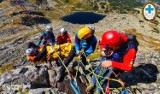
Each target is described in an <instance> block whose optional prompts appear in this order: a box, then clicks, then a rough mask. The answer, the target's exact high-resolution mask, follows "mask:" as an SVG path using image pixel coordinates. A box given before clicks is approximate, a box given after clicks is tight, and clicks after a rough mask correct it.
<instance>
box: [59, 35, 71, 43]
mask: <svg viewBox="0 0 160 94" xmlns="http://www.w3.org/2000/svg"><path fill="white" fill-rule="evenodd" d="M67 42H68V43H71V39H70V37H69V34H58V36H57V44H63V43H67Z"/></svg>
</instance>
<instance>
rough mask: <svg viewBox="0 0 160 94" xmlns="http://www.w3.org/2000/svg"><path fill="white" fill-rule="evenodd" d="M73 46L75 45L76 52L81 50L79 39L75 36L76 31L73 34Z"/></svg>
mask: <svg viewBox="0 0 160 94" xmlns="http://www.w3.org/2000/svg"><path fill="white" fill-rule="evenodd" d="M74 46H75V49H76V52H77V51H80V50H81V49H80V39H79V38H78V37H77V33H76V35H75V41H74Z"/></svg>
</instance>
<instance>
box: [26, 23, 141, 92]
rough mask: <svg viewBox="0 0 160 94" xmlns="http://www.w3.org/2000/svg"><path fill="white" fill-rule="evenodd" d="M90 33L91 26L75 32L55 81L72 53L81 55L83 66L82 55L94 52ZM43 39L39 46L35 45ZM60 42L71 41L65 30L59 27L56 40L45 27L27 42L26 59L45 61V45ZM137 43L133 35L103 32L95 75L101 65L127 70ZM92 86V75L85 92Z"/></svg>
mask: <svg viewBox="0 0 160 94" xmlns="http://www.w3.org/2000/svg"><path fill="white" fill-rule="evenodd" d="M94 32H95V28H93V27H87V26H85V27H82V28H80V29H79V30H78V32H76V34H75V39H74V43H73V44H74V46H72V48H71V49H70V51H69V53H68V56H67V57H66V58H65V59H64V61H63V63H64V65H61V68H60V70H59V75H58V77H57V78H58V81H61V80H62V79H63V78H64V77H63V76H64V73H65V70H66V69H65V66H68V65H69V63H70V62H71V61H72V60H73V58H74V57H75V56H81V59H82V62H83V64H84V65H87V61H86V57H87V56H89V55H90V54H91V53H93V52H94V51H95V48H96V45H97V42H98V41H97V38H96V36H95V35H94ZM43 39H44V41H43V46H39V45H40V44H41V41H42V40H43ZM64 43H72V42H71V39H70V37H69V35H68V33H67V30H66V29H65V28H62V29H61V30H60V34H59V35H58V37H57V40H55V36H54V33H53V28H52V27H51V26H47V28H46V30H45V31H43V32H42V35H41V36H40V39H39V40H38V42H37V43H36V45H35V44H34V43H31V42H30V43H28V49H27V50H26V54H27V58H28V60H31V61H40V60H41V59H42V58H43V59H44V60H46V61H47V52H48V51H50V50H48V51H47V50H46V46H47V45H50V46H52V45H55V44H57V45H61V44H64ZM137 46H138V42H137V40H136V37H135V36H134V35H129V34H124V33H122V32H119V31H115V30H109V31H105V32H104V33H103V35H102V38H101V39H100V40H99V47H100V50H101V55H100V57H101V60H100V61H101V64H99V66H98V67H97V68H96V70H95V71H94V72H95V74H99V72H100V68H101V67H103V68H104V69H107V68H110V67H112V69H113V70H114V71H115V72H116V73H120V72H122V71H131V70H132V67H133V62H134V60H135V57H136V52H137ZM82 50H83V53H82ZM106 72H107V71H106ZM106 75H107V73H104V74H103V76H106ZM95 85H96V77H94V76H93V77H92V80H91V81H90V85H89V86H88V87H87V89H86V91H88V92H90V91H91V90H93V89H94V87H95ZM106 86H107V84H106V83H103V85H102V87H103V88H105V87H106ZM97 92H98V93H100V92H101V91H100V90H97Z"/></svg>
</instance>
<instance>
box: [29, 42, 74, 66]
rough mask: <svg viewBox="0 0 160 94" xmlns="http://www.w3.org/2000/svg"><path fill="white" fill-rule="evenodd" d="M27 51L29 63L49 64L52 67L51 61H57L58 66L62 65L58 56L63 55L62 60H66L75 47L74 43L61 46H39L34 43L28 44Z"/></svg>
mask: <svg viewBox="0 0 160 94" xmlns="http://www.w3.org/2000/svg"><path fill="white" fill-rule="evenodd" d="M27 46H28V47H27V50H26V56H27V59H28V60H29V61H32V62H35V63H38V62H40V61H41V62H44V61H45V62H49V64H50V65H49V66H51V61H56V64H57V66H60V65H61V63H60V62H59V61H58V59H59V58H58V55H61V59H64V58H66V57H67V56H68V55H69V52H70V50H71V49H72V47H73V44H72V43H64V44H62V45H61V46H59V45H57V44H55V45H54V46H51V45H43V46H37V45H35V44H34V43H32V42H28V44H27Z"/></svg>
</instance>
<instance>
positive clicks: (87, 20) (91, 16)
mask: <svg viewBox="0 0 160 94" xmlns="http://www.w3.org/2000/svg"><path fill="white" fill-rule="evenodd" d="M105 16H106V15H102V14H97V13H93V12H73V13H72V14H69V15H66V16H63V17H61V18H60V19H61V20H63V21H67V22H70V23H73V24H94V23H97V22H98V21H100V20H102V19H103V18H104V17H105Z"/></svg>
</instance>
